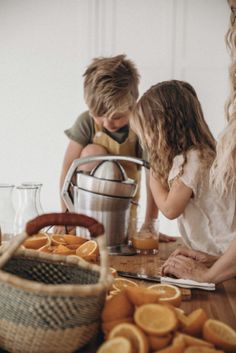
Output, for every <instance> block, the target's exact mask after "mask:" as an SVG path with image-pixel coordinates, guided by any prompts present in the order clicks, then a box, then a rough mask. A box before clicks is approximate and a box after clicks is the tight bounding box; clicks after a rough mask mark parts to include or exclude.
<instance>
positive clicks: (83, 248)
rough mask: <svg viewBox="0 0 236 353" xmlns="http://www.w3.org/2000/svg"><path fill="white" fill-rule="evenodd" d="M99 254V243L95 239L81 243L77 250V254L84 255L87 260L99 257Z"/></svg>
mask: <svg viewBox="0 0 236 353" xmlns="http://www.w3.org/2000/svg"><path fill="white" fill-rule="evenodd" d="M98 254H99V251H98V244H97V242H96V241H95V240H88V241H86V243H84V244H82V245H80V246H79V247H78V249H77V250H76V255H78V256H80V257H82V258H83V259H85V260H89V259H90V258H91V259H92V258H93V257H97V256H98Z"/></svg>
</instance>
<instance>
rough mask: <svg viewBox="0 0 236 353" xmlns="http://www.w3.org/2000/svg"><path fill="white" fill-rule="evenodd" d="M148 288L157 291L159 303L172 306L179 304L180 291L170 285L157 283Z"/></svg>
mask: <svg viewBox="0 0 236 353" xmlns="http://www.w3.org/2000/svg"><path fill="white" fill-rule="evenodd" d="M148 288H149V289H152V290H155V291H157V293H158V295H159V302H160V303H169V304H172V305H174V306H179V305H180V304H181V290H180V289H179V288H178V287H176V286H173V285H172V284H164V283H163V284H162V283H158V284H154V285H152V286H149V287H148Z"/></svg>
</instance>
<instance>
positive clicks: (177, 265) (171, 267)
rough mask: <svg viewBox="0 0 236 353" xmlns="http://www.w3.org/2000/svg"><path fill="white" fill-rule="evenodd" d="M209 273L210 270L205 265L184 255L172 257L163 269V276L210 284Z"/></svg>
mask: <svg viewBox="0 0 236 353" xmlns="http://www.w3.org/2000/svg"><path fill="white" fill-rule="evenodd" d="M207 271H208V268H207V267H206V265H204V264H203V263H200V262H198V261H196V260H193V259H191V258H189V257H186V256H182V255H176V256H170V257H169V258H168V259H167V260H166V262H165V263H164V264H163V265H162V267H161V275H162V276H165V275H174V276H175V277H177V278H184V279H192V280H194V281H198V282H208V280H207Z"/></svg>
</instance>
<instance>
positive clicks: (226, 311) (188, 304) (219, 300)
mask: <svg viewBox="0 0 236 353" xmlns="http://www.w3.org/2000/svg"><path fill="white" fill-rule="evenodd" d="M179 245H181V240H178V241H177V242H170V243H161V244H160V249H159V253H158V254H157V255H134V256H109V264H110V266H111V267H114V268H115V269H116V270H118V271H129V272H141V273H143V274H147V275H151V276H157V275H159V274H160V266H161V265H162V264H163V262H164V261H165V260H166V259H167V258H168V256H169V255H170V253H172V252H173V251H174V250H175V249H176V247H177V246H179ZM132 280H133V279H132ZM134 281H136V282H137V283H138V284H140V285H144V286H148V285H151V284H153V282H148V281H142V280H134ZM199 307H201V308H203V309H204V310H205V311H206V313H207V315H208V317H209V318H212V319H217V320H221V321H223V322H224V323H226V324H228V325H230V326H231V327H232V328H233V329H234V330H236V279H235V278H233V279H231V280H228V281H225V282H223V283H220V284H218V285H217V286H216V290H215V291H213V292H211V291H205V290H199V289H191V298H189V299H188V300H183V301H182V303H181V306H180V308H182V309H183V310H184V311H185V313H186V314H189V313H190V312H191V311H193V310H195V309H197V308H199ZM98 344H99V343H98V341H95V342H92V343H91V344H90V345H89V346H87V347H84V348H83V349H81V350H79V351H78V353H82V352H83V353H95V352H96V349H97V346H98Z"/></svg>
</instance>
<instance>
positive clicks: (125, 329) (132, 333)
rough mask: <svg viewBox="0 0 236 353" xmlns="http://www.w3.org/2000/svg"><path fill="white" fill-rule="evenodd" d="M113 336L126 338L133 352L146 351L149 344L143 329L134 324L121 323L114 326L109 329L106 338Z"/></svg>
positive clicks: (145, 352)
mask: <svg viewBox="0 0 236 353" xmlns="http://www.w3.org/2000/svg"><path fill="white" fill-rule="evenodd" d="M114 337H125V338H127V339H128V340H129V341H130V343H131V346H132V349H133V352H135V353H148V349H149V346H148V340H147V337H146V336H145V334H144V333H143V331H141V330H140V328H138V327H137V326H135V325H134V324H129V323H121V324H119V325H117V326H115V327H114V328H113V329H112V330H111V332H110V334H109V336H108V340H109V339H112V338H114Z"/></svg>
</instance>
